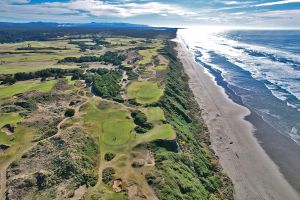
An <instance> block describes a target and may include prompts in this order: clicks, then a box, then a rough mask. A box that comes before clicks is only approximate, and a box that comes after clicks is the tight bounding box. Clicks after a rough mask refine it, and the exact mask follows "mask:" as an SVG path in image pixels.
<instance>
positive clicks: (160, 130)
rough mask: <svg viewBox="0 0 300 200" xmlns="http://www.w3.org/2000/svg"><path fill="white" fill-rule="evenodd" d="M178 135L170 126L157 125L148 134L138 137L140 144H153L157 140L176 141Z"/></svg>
mask: <svg viewBox="0 0 300 200" xmlns="http://www.w3.org/2000/svg"><path fill="white" fill-rule="evenodd" d="M175 137H176V133H175V131H174V129H173V127H172V126H171V125H170V124H163V125H157V126H155V127H154V128H153V129H152V130H150V131H149V132H147V133H146V134H140V135H138V136H137V141H138V142H139V143H143V142H151V141H155V140H171V139H175Z"/></svg>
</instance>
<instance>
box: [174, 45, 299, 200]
mask: <svg viewBox="0 0 300 200" xmlns="http://www.w3.org/2000/svg"><path fill="white" fill-rule="evenodd" d="M177 44H178V47H177V50H178V53H179V58H180V60H181V62H182V63H183V66H184V70H185V72H186V73H187V75H188V76H189V78H190V79H189V85H190V88H191V90H192V91H193V93H194V95H195V97H196V100H197V102H198V104H199V106H200V107H201V109H202V117H203V118H204V121H205V123H206V124H207V126H208V128H209V132H210V136H211V141H212V147H213V149H214V150H215V152H216V154H217V155H218V156H219V158H220V162H221V165H222V166H223V168H224V171H225V172H226V173H227V174H228V176H229V177H230V178H231V180H232V181H233V183H234V187H235V199H237V200H253V199H255V200H271V199H272V200H282V199H289V200H297V199H300V198H299V196H298V195H297V193H296V192H295V190H294V189H293V188H292V187H291V186H290V185H289V183H288V182H287V181H286V180H285V179H284V177H283V176H282V174H281V173H280V172H279V170H278V167H277V166H276V165H275V164H274V163H273V161H272V160H271V159H270V158H269V157H268V156H267V154H266V153H265V152H264V150H263V149H262V147H261V146H260V145H259V143H258V142H257V140H256V138H255V137H254V135H253V131H254V129H253V127H252V125H251V124H250V123H249V122H247V121H245V120H244V117H245V116H246V115H248V114H249V110H248V109H246V108H244V107H242V106H240V105H238V104H235V103H234V102H232V101H231V100H230V99H229V98H228V97H227V95H226V94H225V92H224V90H223V89H222V88H221V87H219V86H217V85H216V84H215V82H214V81H213V79H212V77H211V76H210V75H208V74H207V73H206V72H205V71H204V68H203V67H201V65H199V64H198V63H196V62H195V60H194V56H193V55H192V54H191V53H190V52H189V50H188V49H187V48H186V46H185V45H184V44H183V42H182V41H180V40H179V39H178V41H177Z"/></svg>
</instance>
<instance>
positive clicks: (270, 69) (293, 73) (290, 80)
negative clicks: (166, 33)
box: [179, 29, 300, 106]
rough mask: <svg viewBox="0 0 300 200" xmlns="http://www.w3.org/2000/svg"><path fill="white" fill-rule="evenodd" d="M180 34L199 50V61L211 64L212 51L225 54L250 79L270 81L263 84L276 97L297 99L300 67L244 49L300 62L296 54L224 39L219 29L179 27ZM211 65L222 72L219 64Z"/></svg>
mask: <svg viewBox="0 0 300 200" xmlns="http://www.w3.org/2000/svg"><path fill="white" fill-rule="evenodd" d="M179 35H181V36H182V37H183V39H184V40H185V42H186V43H187V44H188V45H189V46H190V47H192V48H193V49H194V50H199V51H200V52H201V54H202V57H201V59H203V60H201V61H202V62H204V63H208V64H211V60H210V56H209V53H210V52H215V53H217V54H219V55H222V56H224V57H226V58H227V59H228V61H229V62H231V63H233V64H235V65H237V66H239V67H241V68H242V69H244V70H246V71H248V72H250V73H251V76H252V77H253V78H255V79H258V80H262V81H264V82H265V81H267V82H269V83H270V84H266V86H267V87H268V88H269V89H270V91H271V92H272V94H273V95H274V96H275V97H276V98H278V99H280V100H282V101H286V99H287V98H286V96H288V95H293V96H294V97H296V98H297V99H298V100H300V81H297V80H298V79H299V77H300V71H299V70H296V69H295V68H293V66H291V64H290V63H283V62H280V61H273V60H272V59H270V58H268V57H257V56H253V55H250V54H249V53H247V52H246V51H245V49H247V50H251V51H255V52H261V53H267V54H272V55H274V56H275V57H282V58H288V59H290V60H293V61H295V62H300V56H299V55H296V54H291V53H288V52H284V51H280V50H277V49H272V48H266V47H262V46H257V45H250V44H245V43H241V42H238V41H235V40H231V39H227V38H225V37H223V36H222V30H202V29H198V30H197V29H193V30H191V29H182V30H179ZM213 67H215V68H217V69H218V70H220V71H222V72H224V69H222V67H218V66H213ZM227 78H229V77H227ZM229 81H230V80H229ZM272 85H273V86H276V87H273V86H272ZM280 89H281V90H280ZM284 91H287V92H288V93H286V92H284ZM295 106H296V105H295Z"/></svg>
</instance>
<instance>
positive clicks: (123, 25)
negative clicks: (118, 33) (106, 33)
mask: <svg viewBox="0 0 300 200" xmlns="http://www.w3.org/2000/svg"><path fill="white" fill-rule="evenodd" d="M0 26H1V28H7V27H93V28H153V27H150V26H147V25H143V24H131V23H97V22H91V23H55V22H28V23H13V22H0ZM1 28H0V29H1Z"/></svg>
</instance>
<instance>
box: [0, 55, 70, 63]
mask: <svg viewBox="0 0 300 200" xmlns="http://www.w3.org/2000/svg"><path fill="white" fill-rule="evenodd" d="M69 56H75V57H76V55H69ZM65 57H66V55H57V54H34V55H32V54H30V55H22V54H21V55H19V54H16V55H9V56H5V57H2V58H1V60H2V62H5V63H11V62H16V63H20V62H37V61H53V60H54V61H58V60H61V59H63V58H65Z"/></svg>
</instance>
